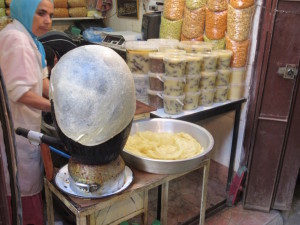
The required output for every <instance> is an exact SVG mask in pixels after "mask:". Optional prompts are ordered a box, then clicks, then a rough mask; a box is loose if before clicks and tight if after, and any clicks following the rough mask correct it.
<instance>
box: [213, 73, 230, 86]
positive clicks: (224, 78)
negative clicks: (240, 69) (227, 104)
mask: <svg viewBox="0 0 300 225" xmlns="http://www.w3.org/2000/svg"><path fill="white" fill-rule="evenodd" d="M230 75H231V69H222V70H217V78H216V83H215V85H216V86H227V85H228V84H229V78H230Z"/></svg>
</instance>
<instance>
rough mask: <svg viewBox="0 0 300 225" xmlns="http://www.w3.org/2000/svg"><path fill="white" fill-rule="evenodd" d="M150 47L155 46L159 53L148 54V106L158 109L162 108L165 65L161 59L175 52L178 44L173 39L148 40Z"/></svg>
mask: <svg viewBox="0 0 300 225" xmlns="http://www.w3.org/2000/svg"><path fill="white" fill-rule="evenodd" d="M147 42H149V45H150V46H157V48H158V50H162V51H159V52H151V53H149V73H148V75H149V90H148V97H149V105H151V106H153V107H155V108H157V109H160V108H163V90H164V84H163V76H164V75H165V64H164V60H163V58H164V57H165V56H166V54H168V51H169V50H170V49H171V50H176V49H177V45H178V43H179V41H178V40H175V39H155V38H154V39H148V40H147Z"/></svg>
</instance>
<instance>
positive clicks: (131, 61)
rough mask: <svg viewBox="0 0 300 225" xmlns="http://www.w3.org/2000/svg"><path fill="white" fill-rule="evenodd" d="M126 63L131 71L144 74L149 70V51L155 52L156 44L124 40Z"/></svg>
mask: <svg viewBox="0 0 300 225" xmlns="http://www.w3.org/2000/svg"><path fill="white" fill-rule="evenodd" d="M125 48H126V58H127V65H128V67H129V69H130V70H131V72H132V73H135V74H146V73H148V72H149V53H150V52H156V51H157V46H154V45H149V42H147V41H127V42H125Z"/></svg>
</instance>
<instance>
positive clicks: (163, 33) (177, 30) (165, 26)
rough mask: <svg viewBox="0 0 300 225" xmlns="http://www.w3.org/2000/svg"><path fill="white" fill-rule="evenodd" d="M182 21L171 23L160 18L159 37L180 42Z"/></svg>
mask: <svg viewBox="0 0 300 225" xmlns="http://www.w3.org/2000/svg"><path fill="white" fill-rule="evenodd" d="M181 27H182V19H180V20H176V21H172V20H168V19H166V18H164V17H163V16H162V17H161V23H160V30H159V37H160V38H167V39H176V40H180V34H181Z"/></svg>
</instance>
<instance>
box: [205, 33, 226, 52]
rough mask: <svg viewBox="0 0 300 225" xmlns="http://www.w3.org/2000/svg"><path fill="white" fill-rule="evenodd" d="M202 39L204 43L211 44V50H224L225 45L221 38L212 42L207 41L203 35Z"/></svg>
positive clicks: (210, 40)
mask: <svg viewBox="0 0 300 225" xmlns="http://www.w3.org/2000/svg"><path fill="white" fill-rule="evenodd" d="M203 39H204V41H205V42H208V43H211V44H212V49H213V50H217V49H225V44H226V39H225V37H224V38H221V39H219V40H214V39H209V38H208V37H207V36H206V35H203Z"/></svg>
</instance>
